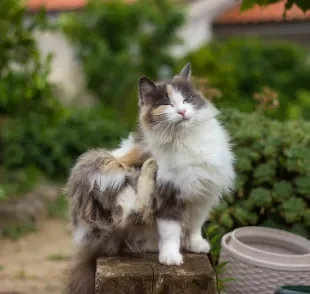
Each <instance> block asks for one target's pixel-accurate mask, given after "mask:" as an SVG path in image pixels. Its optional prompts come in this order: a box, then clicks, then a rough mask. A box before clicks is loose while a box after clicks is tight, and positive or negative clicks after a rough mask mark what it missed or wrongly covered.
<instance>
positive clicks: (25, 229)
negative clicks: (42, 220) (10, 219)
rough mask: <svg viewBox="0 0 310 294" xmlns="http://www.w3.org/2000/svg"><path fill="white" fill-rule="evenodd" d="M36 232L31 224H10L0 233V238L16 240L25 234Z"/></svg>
mask: <svg viewBox="0 0 310 294" xmlns="http://www.w3.org/2000/svg"><path fill="white" fill-rule="evenodd" d="M36 230H37V228H36V226H35V225H34V224H33V223H24V224H22V225H21V224H11V225H8V226H6V227H4V228H3V229H1V231H0V237H4V238H9V239H13V240H18V239H20V238H21V237H23V236H25V235H26V234H29V233H33V232H35V231H36Z"/></svg>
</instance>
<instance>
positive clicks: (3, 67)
mask: <svg viewBox="0 0 310 294" xmlns="http://www.w3.org/2000/svg"><path fill="white" fill-rule="evenodd" d="M26 9H27V8H26V7H25V6H23V2H22V1H21V0H13V1H12V0H3V1H1V2H0V20H1V26H0V36H1V46H0V118H1V116H27V115H29V113H34V112H40V113H41V114H42V115H47V116H49V117H51V116H53V115H55V114H56V113H57V112H58V111H60V105H59V103H58V101H57V100H56V99H54V97H53V95H52V92H53V87H52V85H51V84H50V83H49V82H48V74H49V70H50V62H51V56H50V55H49V56H47V57H46V58H43V57H42V56H40V54H39V51H38V48H37V45H36V42H35V39H34V37H33V33H34V31H35V30H38V29H42V28H45V27H46V26H47V22H46V18H45V13H44V10H42V11H41V12H40V13H39V14H38V15H37V16H36V17H32V18H29V17H28V18H26V15H27V14H26Z"/></svg>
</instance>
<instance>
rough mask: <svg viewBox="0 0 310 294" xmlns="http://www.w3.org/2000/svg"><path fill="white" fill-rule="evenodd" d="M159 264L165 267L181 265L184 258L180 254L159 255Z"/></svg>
mask: <svg viewBox="0 0 310 294" xmlns="http://www.w3.org/2000/svg"><path fill="white" fill-rule="evenodd" d="M159 262H160V263H161V264H165V265H181V264H183V256H182V254H181V253H180V252H170V253H167V252H165V253H159Z"/></svg>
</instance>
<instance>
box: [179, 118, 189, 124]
mask: <svg viewBox="0 0 310 294" xmlns="http://www.w3.org/2000/svg"><path fill="white" fill-rule="evenodd" d="M190 120H191V119H190V117H188V118H187V117H186V118H185V117H184V118H182V119H180V120H179V121H178V122H176V124H177V125H185V124H188V123H189V122H190Z"/></svg>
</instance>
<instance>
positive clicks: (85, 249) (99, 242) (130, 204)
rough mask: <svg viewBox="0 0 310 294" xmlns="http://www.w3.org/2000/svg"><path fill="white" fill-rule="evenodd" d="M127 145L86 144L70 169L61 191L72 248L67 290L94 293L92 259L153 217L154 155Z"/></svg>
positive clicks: (116, 247)
mask: <svg viewBox="0 0 310 294" xmlns="http://www.w3.org/2000/svg"><path fill="white" fill-rule="evenodd" d="M123 150H126V151H127V149H126V140H125V141H124V142H123V144H122V146H121V147H120V148H119V149H117V150H115V151H112V152H111V151H107V150H105V149H95V150H89V151H87V152H86V153H85V154H82V155H81V156H80V157H79V158H78V160H77V162H76V164H75V165H74V167H73V168H72V170H71V172H70V176H69V179H68V181H67V184H66V187H65V192H66V194H67V195H68V197H69V201H70V216H71V223H72V226H73V231H74V237H73V243H74V252H73V257H72V260H71V263H70V267H69V281H68V285H67V289H66V291H67V293H69V294H85V293H87V294H95V273H96V260H97V258H98V257H99V256H109V255H114V254H117V253H118V252H119V251H120V249H121V248H122V247H125V244H124V242H125V239H126V236H127V235H128V233H129V232H130V228H132V227H133V226H137V227H138V226H139V225H140V226H141V225H147V224H149V223H151V222H152V220H153V215H154V213H153V208H154V195H153V192H154V184H155V173H156V170H157V165H156V161H155V160H154V159H152V158H148V157H147V156H145V155H143V152H140V149H139V146H134V145H131V146H130V150H129V152H127V153H126V154H124V152H123Z"/></svg>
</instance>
